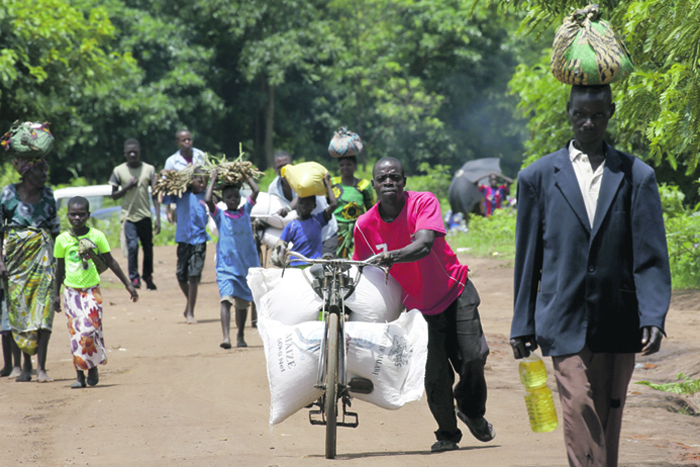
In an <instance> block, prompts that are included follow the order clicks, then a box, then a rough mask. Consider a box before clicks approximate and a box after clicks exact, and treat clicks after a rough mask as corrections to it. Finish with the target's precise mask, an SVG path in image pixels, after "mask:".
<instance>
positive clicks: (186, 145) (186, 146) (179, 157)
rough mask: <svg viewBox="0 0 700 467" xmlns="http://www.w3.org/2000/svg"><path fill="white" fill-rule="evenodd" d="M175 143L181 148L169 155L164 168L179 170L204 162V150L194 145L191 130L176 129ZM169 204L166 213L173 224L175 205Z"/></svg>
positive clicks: (174, 220)
mask: <svg viewBox="0 0 700 467" xmlns="http://www.w3.org/2000/svg"><path fill="white" fill-rule="evenodd" d="M175 143H177V145H178V147H179V148H180V149H178V150H177V152H176V153H175V154H173V155H172V156H170V157H168V159H167V160H166V161H165V167H164V169H163V170H175V171H178V172H179V171H180V170H182V169H184V168H185V167H187V166H188V165H195V166H197V165H202V164H203V163H204V152H203V151H201V150H199V149H197V148H195V147H192V145H193V144H194V137H193V136H192V133H190V130H187V129H184V128H183V129H182V130H178V131H176V132H175ZM167 206H168V209H167V210H166V214H167V216H168V221H169V222H170V223H171V224H172V223H174V222H176V220H177V219H176V217H175V205H174V204H172V203H168V204H167Z"/></svg>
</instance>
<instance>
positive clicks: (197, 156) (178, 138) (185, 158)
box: [165, 129, 204, 172]
mask: <svg viewBox="0 0 700 467" xmlns="http://www.w3.org/2000/svg"><path fill="white" fill-rule="evenodd" d="M175 142H176V143H177V146H178V147H179V148H180V149H178V151H177V152H176V153H175V154H173V155H172V156H170V157H168V160H166V161H165V170H177V171H178V172H179V171H180V170H182V169H184V168H185V167H187V166H188V165H190V164H193V165H202V164H203V162H204V152H203V151H200V150H199V149H197V148H195V147H192V145H193V144H194V138H193V137H192V133H190V130H186V129H182V130H178V131H177V132H176V133H175Z"/></svg>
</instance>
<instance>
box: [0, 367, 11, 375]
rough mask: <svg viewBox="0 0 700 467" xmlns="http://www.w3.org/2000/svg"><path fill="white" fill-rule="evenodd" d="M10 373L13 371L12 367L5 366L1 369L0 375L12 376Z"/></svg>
mask: <svg viewBox="0 0 700 467" xmlns="http://www.w3.org/2000/svg"><path fill="white" fill-rule="evenodd" d="M10 373H12V367H11V366H10V367H7V366H6V367H4V368H3V369H2V370H0V377H2V378H4V377H5V376H10Z"/></svg>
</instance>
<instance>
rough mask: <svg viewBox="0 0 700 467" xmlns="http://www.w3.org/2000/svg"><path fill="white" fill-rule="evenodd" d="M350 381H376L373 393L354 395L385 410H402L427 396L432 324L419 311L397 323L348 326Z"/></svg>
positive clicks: (402, 316) (412, 311)
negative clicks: (425, 392) (425, 381)
mask: <svg viewBox="0 0 700 467" xmlns="http://www.w3.org/2000/svg"><path fill="white" fill-rule="evenodd" d="M345 335H346V339H347V346H348V354H347V355H348V359H347V361H348V381H349V380H350V379H351V378H352V377H354V376H361V377H363V378H368V379H371V380H372V383H373V384H374V390H373V391H372V392H371V393H370V394H357V393H351V394H352V395H353V397H356V398H357V399H360V400H363V401H366V402H370V403H372V404H374V405H377V406H379V407H382V408H384V409H398V408H399V407H401V406H403V405H404V404H405V403H407V402H411V401H416V400H419V399H420V398H421V396H422V395H423V387H424V379H425V362H426V359H427V357H428V324H427V323H426V322H425V319H423V315H422V314H421V313H420V311H418V310H411V311H409V312H407V313H403V314H402V315H401V316H400V317H399V319H397V320H396V321H394V322H391V323H386V324H379V323H361V322H348V323H345Z"/></svg>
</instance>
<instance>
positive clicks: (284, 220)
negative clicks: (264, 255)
mask: <svg viewBox="0 0 700 467" xmlns="http://www.w3.org/2000/svg"><path fill="white" fill-rule="evenodd" d="M284 207H289V203H284V202H282V200H281V199H280V197H279V196H275V195H270V194H269V193H265V192H264V191H261V192H260V193H258V199H257V200H256V202H255V206H253V209H252V211H251V212H250V217H251V218H253V219H256V218H258V219H260V220H262V221H263V222H265V223H266V224H267V225H269V226H270V227H272V228H274V229H279V230H280V231H281V230H282V229H283V228H284V226H285V225H287V224H289V223H290V222H291V221H292V220H294V219H296V218H297V213H296V211H291V212H290V213H289V214H287V216H286V217H282V216H278V215H277V211H279V210H280V209H282V208H284ZM278 237H279V236H278ZM273 246H274V245H273Z"/></svg>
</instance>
